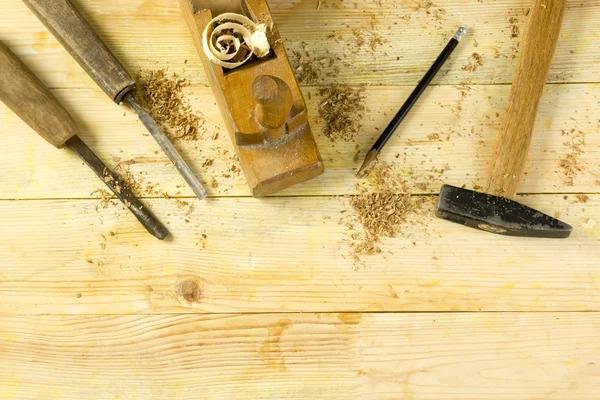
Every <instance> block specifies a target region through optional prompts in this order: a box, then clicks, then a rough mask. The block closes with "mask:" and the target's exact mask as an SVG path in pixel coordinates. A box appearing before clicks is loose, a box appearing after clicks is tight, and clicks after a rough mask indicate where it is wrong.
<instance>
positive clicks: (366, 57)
mask: <svg viewBox="0 0 600 400" xmlns="http://www.w3.org/2000/svg"><path fill="white" fill-rule="evenodd" d="M318 2H319V1H318V0H303V1H300V0H270V1H269V5H270V6H271V9H272V10H273V15H274V19H275V23H276V24H277V25H278V27H279V29H280V31H281V34H282V36H283V38H284V42H285V45H286V47H287V49H288V51H289V52H290V54H291V52H293V51H302V43H305V47H306V48H307V49H308V52H309V53H310V55H311V57H312V58H314V59H319V58H322V57H334V58H340V59H341V60H340V61H339V62H338V63H336V65H337V66H338V67H339V68H340V72H339V73H338V74H337V75H335V74H334V75H335V76H324V78H323V82H325V83H327V82H329V83H331V82H341V83H344V84H369V85H414V84H415V82H417V81H418V80H419V79H421V77H422V76H423V72H424V71H425V70H427V68H428V67H429V66H430V65H431V63H432V62H433V60H434V59H435V57H436V56H437V55H438V54H439V52H440V49H441V48H442V47H443V46H444V44H445V43H446V42H447V41H448V39H449V38H450V37H451V36H452V34H453V33H454V32H455V31H456V29H457V27H458V26H459V25H461V24H466V25H469V26H470V27H471V32H472V33H471V34H470V36H469V37H468V38H466V39H465V40H464V43H461V46H460V48H459V49H457V51H456V52H455V54H454V55H453V58H452V60H451V61H450V62H449V63H448V64H447V65H446V66H445V68H444V69H443V70H442V72H441V74H440V75H439V76H438V77H437V78H436V81H435V82H434V83H435V84H441V83H443V84H458V83H460V82H465V81H471V82H472V83H483V84H489V83H510V82H511V80H512V77H513V73H514V68H515V59H514V56H515V55H516V50H517V44H518V42H519V34H518V32H519V31H520V30H522V29H523V27H524V24H525V20H526V18H525V15H524V9H527V8H528V7H529V6H530V4H531V3H530V1H529V0H483V1H478V0H437V1H435V2H432V3H431V4H432V7H429V9H427V8H426V7H422V6H423V5H424V4H427V2H424V1H420V0H402V1H397V0H381V1H380V0H360V1H348V0H345V1H341V0H335V1H334V0H327V1H322V2H321V4H322V5H321V7H320V8H319V9H317V5H318ZM74 4H75V5H76V6H77V7H78V8H79V9H80V10H82V12H83V13H84V16H85V17H86V19H87V20H88V21H89V22H90V24H91V25H92V27H93V28H94V30H95V31H96V32H97V33H98V34H99V36H100V37H101V38H102V39H103V40H104V42H105V43H106V44H107V46H108V47H109V48H110V49H111V50H112V51H113V52H114V53H115V55H116V56H117V58H118V59H119V60H120V61H121V62H122V63H123V65H124V66H125V68H126V69H127V70H128V71H130V72H132V73H134V72H135V71H136V70H137V69H138V68H139V67H141V68H152V69H154V68H160V67H166V66H169V67H170V68H172V69H177V70H185V71H186V74H185V76H186V77H188V78H190V79H192V81H193V82H194V83H202V84H207V83H208V80H207V79H206V75H205V74H204V72H203V68H202V65H201V62H200V59H199V57H198V56H197V53H196V51H195V49H194V46H193V42H192V38H191V35H190V34H189V30H188V28H187V26H186V23H185V21H184V19H183V17H182V15H181V10H180V8H179V4H178V2H176V1H173V0H128V1H127V2H110V1H109V2H107V1H105V0H85V1H83V0H76V1H74ZM380 4H381V5H380ZM419 4H421V7H419ZM597 6H598V5H597V0H581V1H577V2H571V3H569V4H568V6H567V7H568V9H567V13H566V16H565V23H564V27H563V31H562V34H561V40H560V44H559V46H558V49H557V52H556V57H555V59H554V63H553V67H552V71H551V72H550V78H549V79H550V81H551V82H594V81H596V80H597V77H598V76H599V75H600V64H599V63H598V58H599V57H600V49H599V48H598V46H596V45H595V40H594V38H596V37H598V35H600V26H599V25H598V24H597V23H596V20H597V18H596V12H597ZM439 9H442V10H444V11H445V13H443V12H440V11H439ZM3 11H4V12H3V13H1V14H0V37H1V38H2V40H4V41H6V42H7V43H8V44H9V45H10V46H14V48H15V51H16V52H17V53H18V54H19V56H25V57H26V61H28V62H29V63H30V66H31V68H32V69H33V71H34V72H35V73H36V74H40V75H39V76H40V77H41V78H42V80H43V81H44V82H48V84H49V85H51V86H50V87H52V88H62V87H79V88H82V87H85V88H89V89H97V87H96V85H95V83H94V82H93V81H92V79H90V78H89V77H88V76H87V74H86V73H85V72H84V71H83V70H82V69H81V67H79V65H77V63H76V62H75V61H74V60H72V59H71V57H70V56H69V55H68V54H67V52H66V51H65V50H63V49H62V48H61V47H60V45H59V44H58V43H57V42H56V41H55V39H54V38H53V37H52V35H51V34H49V33H48V32H47V31H46V29H45V28H44V26H43V25H42V24H41V23H40V22H39V21H38V20H37V18H36V17H35V16H34V15H33V14H31V12H30V11H29V10H28V9H27V7H26V6H25V5H24V4H22V2H19V1H8V0H5V1H4V2H3ZM511 21H513V22H511ZM512 26H516V28H512ZM361 28H362V29H365V30H366V31H367V39H368V40H370V38H371V37H373V35H379V36H382V37H386V38H387V40H388V41H387V42H386V43H384V44H383V45H381V46H377V47H376V50H375V51H371V49H370V47H369V46H368V45H362V46H357V43H358V42H359V41H357V38H356V36H355V34H354V32H353V30H355V29H361ZM370 32H371V33H370ZM513 32H516V33H517V36H515V37H513ZM331 34H334V35H336V37H338V40H337V41H336V40H334V39H330V40H327V37H328V36H329V35H331ZM475 46H477V47H475ZM473 53H478V54H480V55H481V56H482V57H483V59H484V62H483V65H482V66H480V67H478V68H476V69H475V71H472V68H469V65H472V64H473V61H472V60H471V59H470V58H471V56H472V54H473ZM186 61H187V63H186ZM292 61H294V60H293V58H292ZM463 66H466V70H463V69H462V67H463ZM334 69H335V66H332V67H331V68H327V69H325V71H324V72H326V73H333V72H334Z"/></svg>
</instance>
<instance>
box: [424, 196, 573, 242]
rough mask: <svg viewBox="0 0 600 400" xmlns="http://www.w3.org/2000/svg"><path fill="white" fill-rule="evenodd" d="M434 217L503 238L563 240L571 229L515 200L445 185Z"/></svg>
mask: <svg viewBox="0 0 600 400" xmlns="http://www.w3.org/2000/svg"><path fill="white" fill-rule="evenodd" d="M435 215H436V216H438V217H439V218H443V219H446V220H448V221H452V222H456V223H459V224H462V225H466V226H469V227H471V228H476V229H480V230H483V231H486V232H492V233H496V234H500V235H507V236H524V237H537V238H552V239H564V238H567V237H569V235H570V234H571V231H572V230H573V228H572V227H571V226H570V225H568V224H565V223H564V222H561V221H559V220H558V219H556V218H553V217H551V216H549V215H546V214H543V213H541V212H539V211H536V210H534V209H533V208H531V207H527V206H525V205H523V204H520V203H517V202H516V201H513V200H509V199H506V198H504V197H499V196H492V195H489V194H485V193H479V192H475V191H473V190H468V189H462V188H459V187H455V186H449V185H444V186H443V187H442V190H441V191H440V198H439V202H438V208H437V211H436V213H435Z"/></svg>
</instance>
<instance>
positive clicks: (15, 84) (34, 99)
mask: <svg viewBox="0 0 600 400" xmlns="http://www.w3.org/2000/svg"><path fill="white" fill-rule="evenodd" d="M0 101H2V102H3V103H4V104H6V106H7V107H8V108H10V109H11V110H12V111H13V112H14V113H15V114H17V115H18V116H19V117H20V118H21V119H22V120H23V121H25V122H26V123H27V125H29V126H30V127H31V128H32V129H33V130H35V131H36V132H37V133H39V134H40V136H41V137H43V138H44V139H46V140H47V141H48V142H50V143H52V144H53V145H54V146H56V147H62V146H64V145H65V143H66V142H67V140H69V139H70V138H71V137H73V136H75V135H77V134H78V133H79V129H78V128H77V125H76V124H75V121H74V120H73V118H72V117H71V115H70V114H69V113H68V112H67V110H65V109H64V108H63V106H62V105H61V104H60V103H59V101H58V100H57V99H56V97H54V95H53V94H52V93H50V91H49V90H48V88H47V87H46V86H45V85H44V84H43V83H42V81H40V80H39V79H38V78H37V77H36V76H35V75H34V74H33V73H32V72H31V71H30V70H29V68H27V67H26V66H25V64H23V63H22V62H21V60H19V59H18V58H17V56H15V55H14V54H13V52H12V51H10V49H9V48H8V47H6V45H5V44H4V43H2V42H0Z"/></svg>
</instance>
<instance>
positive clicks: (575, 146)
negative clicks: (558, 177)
mask: <svg viewBox="0 0 600 400" xmlns="http://www.w3.org/2000/svg"><path fill="white" fill-rule="evenodd" d="M562 135H563V136H568V137H569V140H568V141H566V142H564V143H563V145H564V146H565V147H566V148H567V154H565V155H564V156H563V157H562V158H561V159H560V163H559V166H560V168H562V170H563V182H564V184H565V185H567V186H574V185H575V177H576V176H577V174H579V173H580V172H583V171H584V170H585V167H584V166H583V165H581V163H580V161H579V156H581V154H583V147H584V145H585V134H584V133H583V132H582V131H580V130H576V129H571V130H570V131H567V130H563V131H562Z"/></svg>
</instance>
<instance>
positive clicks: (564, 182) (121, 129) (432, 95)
mask: <svg viewBox="0 0 600 400" xmlns="http://www.w3.org/2000/svg"><path fill="white" fill-rule="evenodd" d="M509 89H510V88H509V87H508V86H505V85H485V86H470V87H462V86H460V87H459V86H457V87H452V86H442V87H434V88H431V89H430V90H429V91H428V92H427V93H426V94H425V97H424V98H423V99H422V101H421V102H420V103H419V104H418V105H417V106H416V107H415V110H414V111H413V112H412V114H411V115H410V116H409V117H408V118H407V120H406V121H405V122H404V125H403V126H402V128H401V129H400V130H399V132H398V134H397V135H396V136H394V138H392V140H391V141H390V143H389V144H388V145H387V147H386V149H385V151H384V153H383V154H382V159H384V160H386V161H388V162H393V163H396V164H397V168H398V174H399V175H403V176H405V177H406V179H407V181H408V182H409V186H411V187H412V191H413V192H414V193H435V192H437V191H438V190H439V187H440V185H441V184H442V183H444V182H446V183H453V184H457V185H463V184H466V185H468V186H469V187H471V186H472V185H484V184H485V180H486V177H487V173H488V165H489V162H490V157H491V154H492V149H493V146H494V143H495V141H496V139H497V134H498V128H499V122H500V119H501V116H502V113H503V112H504V109H505V107H506V102H507V97H508V92H509ZM189 90H190V91H189V98H190V99H191V100H192V104H193V105H194V107H195V108H196V109H197V110H202V112H203V113H204V114H205V115H206V117H207V120H208V121H207V123H206V132H205V134H204V138H203V139H200V140H198V141H195V142H181V141H180V142H178V143H177V146H178V147H179V148H180V149H181V151H182V153H183V155H184V157H185V158H186V159H187V160H188V161H189V162H190V164H191V165H192V168H193V169H194V170H195V171H196V172H197V173H198V175H199V176H200V178H201V179H202V180H204V181H205V182H206V183H207V186H208V189H209V190H210V192H211V195H212V196H247V195H249V189H248V187H247V186H246V182H245V179H244V178H243V175H241V174H236V173H232V172H231V171H229V170H230V169H231V167H232V166H237V162H236V161H235V160H233V158H234V154H233V153H234V152H233V146H232V145H231V142H230V140H229V137H228V135H227V134H226V131H225V128H224V125H223V122H222V118H221V116H220V114H219V111H218V108H217V106H216V105H215V102H214V98H213V96H212V93H211V91H210V89H209V88H205V87H198V86H194V87H192V88H189ZM411 90H412V88H411V87H407V86H404V87H371V88H368V89H367V90H366V92H365V96H366V97H367V101H366V105H367V107H368V108H369V110H370V112H369V113H368V115H367V116H366V117H365V119H364V122H363V130H362V131H361V132H360V133H359V134H358V136H357V137H356V139H355V140H353V141H350V142H337V143H333V142H331V141H330V140H328V139H327V138H325V137H324V136H323V135H322V129H323V124H322V123H320V122H319V121H318V120H317V114H318V113H317V107H318V103H319V102H320V101H321V99H320V98H319V96H318V94H317V90H316V89H315V88H305V91H304V94H305V96H306V98H307V99H310V100H308V101H307V102H308V106H309V112H310V117H311V123H312V125H313V130H314V132H315V134H316V136H317V140H318V144H319V147H320V150H321V153H322V155H323V159H324V161H325V165H326V172H325V174H324V175H323V176H322V177H320V178H318V179H315V180H313V181H310V182H308V183H305V184H302V185H298V186H295V187H293V188H291V189H288V190H286V191H284V192H281V193H279V195H284V196H293V195H317V194H318V195H339V194H348V193H352V192H353V188H354V185H355V184H356V182H357V180H356V179H355V177H354V171H355V170H356V169H357V168H358V166H359V165H360V163H361V162H362V158H363V156H364V154H365V153H366V151H367V150H368V149H369V148H370V146H371V145H372V143H373V142H374V140H375V139H376V137H377V136H378V135H379V134H380V132H381V130H383V129H384V128H385V126H386V125H387V123H388V122H389V120H390V118H391V116H392V115H393V113H394V112H395V111H396V109H397V108H398V107H399V105H400V104H402V102H403V101H404V99H405V98H406V96H407V95H408V94H409V93H410V91H411ZM55 94H56V95H57V96H58V97H59V98H60V99H61V101H62V102H63V103H64V104H65V106H66V107H67V108H68V109H69V111H70V112H71V113H72V114H73V115H74V116H75V118H76V120H77V121H78V123H79V124H80V125H81V126H82V129H83V135H82V137H83V139H84V140H85V141H86V142H87V143H88V145H89V146H90V147H92V149H94V151H96V152H97V153H98V155H99V156H100V157H101V158H103V159H104V160H105V161H106V162H107V163H108V164H109V165H112V166H114V165H116V164H118V163H119V162H122V161H127V160H133V161H131V162H135V164H133V165H130V166H129V167H128V168H127V169H128V170H129V171H131V172H132V173H133V174H134V175H136V176H138V175H140V174H141V175H142V176H143V181H144V182H145V185H146V184H151V185H152V186H154V187H155V188H156V189H157V190H158V189H160V191H165V192H166V193H168V194H170V195H171V196H193V194H192V192H191V191H190V190H189V189H188V188H187V185H185V183H184V182H183V180H182V179H181V178H180V176H179V175H178V174H177V172H176V171H175V169H174V168H173V166H172V165H171V164H170V163H169V161H168V160H167V158H166V157H165V156H164V155H163V153H162V152H161V151H160V149H159V147H158V145H156V143H155V142H154V140H153V139H152V138H151V137H150V136H149V135H148V133H147V132H146V131H145V130H144V128H143V126H142V125H141V123H140V122H139V121H138V120H137V119H136V117H135V116H134V114H133V113H131V112H129V111H128V110H127V109H125V108H122V107H118V106H116V105H115V104H113V103H112V102H111V101H110V100H109V99H108V98H107V97H106V96H105V95H104V93H101V92H99V91H90V90H81V91H79V90H78V91H73V90H56V91H55ZM599 99H600V85H598V84H581V85H575V84H574V85H550V86H548V87H547V89H546V93H545V96H544V97H543V99H542V105H541V110H540V113H539V115H538V123H537V126H536V132H535V134H534V139H533V143H532V147H531V152H530V157H529V161H528V165H527V169H526V176H525V180H524V182H523V183H522V184H521V192H523V193H574V192H575V193H577V192H588V193H594V192H596V193H597V192H598V190H599V188H600V164H598V159H600V135H598V132H599V131H600V121H599V120H598V118H597V112H596V109H597V107H598V101H599ZM124 114H125V115H124ZM0 131H5V132H7V133H8V132H10V135H9V134H6V135H4V138H3V146H2V148H1V149H0V168H2V170H3V179H2V180H0V198H4V199H15V198H21V199H26V198H72V197H75V198H87V197H89V195H90V193H91V192H93V191H94V190H96V189H102V188H103V187H104V186H103V184H102V182H100V181H99V180H97V179H94V178H93V174H92V172H91V171H90V170H89V169H88V168H87V167H85V166H83V165H82V163H81V161H80V160H79V159H78V158H77V157H76V156H75V155H73V154H72V153H71V152H69V151H67V150H65V151H58V150H56V149H54V148H53V147H52V146H50V145H48V144H47V143H46V142H44V141H43V140H42V139H41V138H39V137H37V136H36V135H34V133H33V132H32V131H31V130H30V129H29V128H28V127H27V126H26V125H25V124H24V123H23V122H22V121H21V120H19V119H18V117H16V116H15V115H14V114H13V113H12V112H11V111H10V110H8V109H7V108H6V107H5V106H3V105H1V104H0ZM215 135H217V139H216V140H213V138H214V136H215ZM574 142H576V143H579V144H580V146H579V148H580V149H581V151H582V153H581V154H579V155H577V157H576V158H577V160H578V162H577V166H578V167H581V168H582V169H583V170H582V171H580V172H577V173H576V175H575V177H574V179H573V181H572V182H570V181H569V179H568V178H567V177H566V176H565V170H564V169H563V168H561V166H560V165H561V162H562V161H563V160H565V159H566V158H567V157H568V156H569V155H570V154H574V149H573V148H572V147H571V144H572V143H574ZM357 147H358V149H360V150H362V152H361V153H360V155H359V157H358V158H357V159H356V161H355V155H356V153H357ZM397 157H398V158H397ZM208 159H212V160H214V164H213V165H211V166H207V167H203V164H204V163H205V162H206V160H208ZM446 165H447V166H448V167H450V170H448V171H446V172H445V173H443V174H439V173H438V174H436V173H432V172H431V171H432V169H437V170H441V169H446ZM225 176H229V177H225ZM213 180H215V181H216V182H217V184H218V187H217V188H212V187H210V186H211V183H212V182H213ZM420 183H421V184H422V183H424V184H425V187H424V186H422V185H416V186H415V184H420ZM571 184H572V185H571ZM145 185H144V186H145ZM140 194H141V195H143V196H148V195H151V196H152V191H150V192H148V191H142V192H141V193H140ZM154 196H155V195H154Z"/></svg>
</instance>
